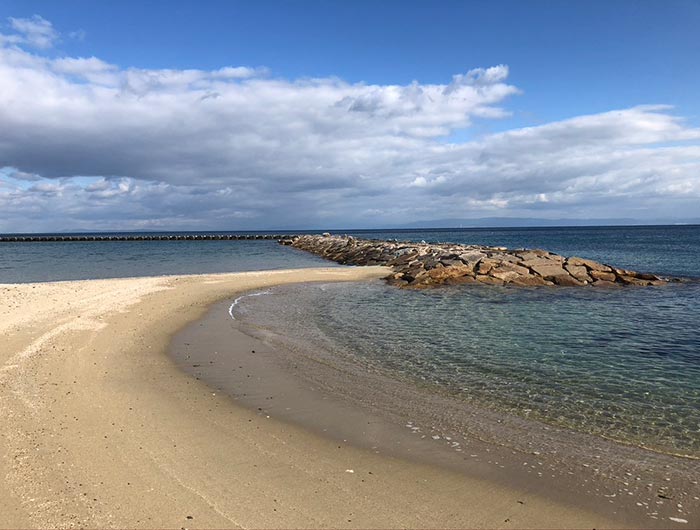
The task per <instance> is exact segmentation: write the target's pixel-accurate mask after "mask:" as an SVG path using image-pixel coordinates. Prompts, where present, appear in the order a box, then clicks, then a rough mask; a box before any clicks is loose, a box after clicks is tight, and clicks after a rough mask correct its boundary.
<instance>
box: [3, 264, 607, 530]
mask: <svg viewBox="0 0 700 530" xmlns="http://www.w3.org/2000/svg"><path fill="white" fill-rule="evenodd" d="M383 275H386V270H385V269H382V268H379V267H377V268H369V267H363V268H361V269H345V268H335V267H334V268H330V269H306V270H297V271H264V272H253V273H237V274H215V275H197V276H169V277H149V278H131V279H115V280H84V281H66V282H57V283H48V282H47V283H41V284H5V285H0V294H2V297H3V304H2V305H0V330H1V331H2V333H3V335H4V336H5V337H8V339H7V340H5V341H4V343H3V345H2V346H1V347H0V363H2V364H1V366H0V413H2V416H3V418H4V419H5V421H4V422H3V424H2V426H0V434H1V436H0V509H1V510H2V513H3V516H2V520H0V526H3V527H31V528H36V527H58V526H61V527H74V526H88V527H108V526H109V527H115V526H116V527H138V528H147V527H155V526H158V527H167V528H181V527H185V526H186V527H189V528H195V527H200V528H202V527H220V528H222V527H329V526H330V527H374V528H378V527H398V526H406V527H436V526H437V527H495V526H504V525H507V524H510V525H511V526H518V527H544V526H548V527H553V526H566V527H590V526H597V527H610V526H620V523H619V521H614V520H610V519H609V518H606V517H603V516H600V515H597V514H595V513H591V512H588V511H585V510H580V509H574V508H571V507H567V506H563V505H561V504H559V503H553V502H550V501H548V500H546V499H541V498H539V497H536V496H532V495H530V494H529V493H528V492H522V491H517V490H513V489H510V488H506V487H497V486H494V485H492V484H488V483H486V482H484V481H479V480H475V479H470V478H468V477H465V476H464V475H462V474H458V473H451V472H449V471H446V470H444V469H438V468H436V467H435V466H428V465H424V464H421V463H416V462H406V461H403V460H399V459H396V458H392V457H389V456H382V455H376V454H373V453H371V452H368V451H365V450H362V449H358V448H355V447H353V446H351V445H349V444H336V443H334V442H332V441H330V440H328V439H324V438H322V437H319V436H316V435H314V434H312V433H309V432H308V431H306V430H304V429H302V428H298V427H296V426H293V425H289V424H287V423H285V422H283V421H278V420H276V419H275V418H266V417H261V416H260V415H258V414H256V413H255V412H253V411H251V410H249V409H246V408H244V407H241V406H240V405H237V404H235V403H234V402H232V400H231V399H229V398H228V397H226V396H223V395H220V393H217V392H212V389H211V388H209V387H208V386H207V385H205V384H204V383H202V382H200V381H197V380H196V379H193V378H191V377H189V376H188V375H186V374H185V373H183V372H181V371H180V370H179V369H178V368H177V367H176V366H175V364H174V363H173V362H172V361H171V360H170V359H169V358H168V357H167V355H166V354H165V352H166V349H167V346H168V344H169V342H170V340H171V337H172V335H173V334H174V333H175V332H177V331H178V330H180V329H181V328H183V327H184V326H185V325H187V324H188V323H192V322H195V321H197V320H198V319H199V318H201V317H202V316H203V315H204V314H205V313H206V311H207V310H208V309H209V308H210V307H211V306H212V304H214V303H216V302H220V301H221V300H224V299H228V298H230V297H231V296H233V295H235V294H239V293H243V292H246V291H250V290H253V289H260V288H266V287H269V286H272V285H277V284H281V283H296V282H303V281H357V280H361V279H371V278H380V277H381V276H383ZM416 501H418V502H416Z"/></svg>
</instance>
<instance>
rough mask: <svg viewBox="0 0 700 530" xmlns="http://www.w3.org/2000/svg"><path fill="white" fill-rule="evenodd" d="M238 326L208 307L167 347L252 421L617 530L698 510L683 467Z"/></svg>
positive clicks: (687, 467) (224, 312)
mask: <svg viewBox="0 0 700 530" xmlns="http://www.w3.org/2000/svg"><path fill="white" fill-rule="evenodd" d="M252 294H257V293H252ZM247 320H248V322H247V323H244V322H242V321H240V320H236V321H231V320H230V317H229V312H228V308H227V304H219V305H215V306H213V307H212V308H211V309H210V310H209V311H208V312H207V314H206V315H205V316H204V317H203V318H202V319H200V320H199V321H198V322H197V323H193V324H191V325H190V326H188V327H186V328H185V329H183V330H182V331H181V332H179V333H178V334H177V335H176V336H175V337H174V339H173V342H172V343H171V345H170V355H171V357H173V359H174V360H175V361H176V362H177V363H178V365H179V366H180V368H181V369H183V370H184V371H185V372H187V373H189V374H190V375H192V376H193V377H196V378H197V379H201V380H202V381H205V382H207V383H208V384H209V385H210V386H212V388H215V389H216V391H217V392H224V393H227V394H229V395H230V396H231V397H232V398H233V399H234V400H235V401H236V402H237V403H242V404H244V405H245V406H247V407H248V408H249V409H251V410H253V411H257V414H261V415H268V414H269V415H272V416H273V417H275V418H278V419H279V418H281V419H282V420H284V421H286V422H288V423H290V424H292V425H300V426H302V427H304V428H306V429H307V430H310V431H312V432H314V433H317V434H319V435H321V436H325V437H328V438H331V439H334V440H336V441H344V442H348V443H350V444H352V445H355V446H357V447H361V448H363V449H365V450H371V451H373V452H375V453H378V454H384V455H388V456H390V457H395V458H400V459H404V460H410V461H418V462H421V463H424V464H427V465H432V466H438V467H441V468H443V469H446V470H449V471H451V472H455V471H456V472H458V473H462V474H464V475H466V476H468V477H471V478H477V479H480V480H485V481H487V482H490V483H493V484H496V485H499V486H506V487H518V488H520V489H522V490H526V491H529V492H530V493H533V494H536V495H538V496H541V497H544V498H547V499H550V500H556V501H557V502H561V503H563V504H568V505H571V506H575V507H578V508H582V509H586V510H591V511H595V512H597V513H599V514H604V515H606V516H608V517H610V518H612V519H617V525H618V526H620V525H622V526H625V525H627V526H630V525H631V526H636V527H647V528H651V527H655V526H659V525H660V526H662V527H665V526H668V520H669V517H676V518H680V519H683V518H688V514H689V513H690V514H692V513H693V512H694V508H693V506H696V505H698V502H697V499H693V495H697V494H698V493H700V489H698V487H697V485H693V484H692V480H693V478H694V472H693V469H697V463H696V462H694V461H692V460H687V459H682V458H676V457H674V456H672V455H668V454H664V453H655V452H650V451H648V450H646V449H644V448H640V447H637V446H633V445H625V444H620V443H617V442H615V441H612V440H607V439H603V438H601V437H598V436H595V435H592V434H585V433H581V432H576V431H572V430H569V429H566V428H562V427H557V426H555V425H551V424H546V423H543V422H541V421H538V420H534V419H525V418H521V417H518V416H513V415H510V414H507V413H502V412H496V411H494V410H490V409H486V408H483V407H480V406H479V405H478V404H474V403H467V402H464V401H461V400H459V399H456V398H454V397H453V396H450V395H447V394H441V393H439V392H436V390H437V389H435V388H432V387H430V388H428V387H418V386H416V383H415V382H411V381H408V380H400V379H396V378H395V376H393V374H387V373H383V372H376V371H375V370H370V371H368V370H367V367H366V366H360V365H357V364H356V362H355V361H357V360H356V359H342V358H338V357H337V355H336V354H333V353H330V354H328V353H324V354H318V352H317V349H316V346H314V349H313V350H309V348H308V347H306V345H304V344H299V343H290V342H289V340H286V338H285V337H282V336H277V335H276V334H275V332H274V330H270V329H267V328H259V327H257V326H256V325H255V324H254V322H256V321H257V319H256V318H255V316H254V315H253V316H251V317H249V318H248V319H247ZM667 476H670V477H672V480H673V481H672V482H666V481H665V477H667ZM652 484H654V487H653V488H650V487H649V486H651V485H652ZM696 484H697V483H696ZM657 490H658V492H659V493H661V494H663V495H664V497H663V498H659V496H657ZM669 498H674V499H676V501H674V502H672V503H669V501H668V499H669ZM663 499H667V500H665V501H664V500H663ZM676 502H678V503H680V502H682V503H683V506H684V507H685V510H684V513H678V512H679V511H680V510H679V509H678V508H677V507H676ZM690 519H692V517H691V518H690ZM665 521H666V522H665Z"/></svg>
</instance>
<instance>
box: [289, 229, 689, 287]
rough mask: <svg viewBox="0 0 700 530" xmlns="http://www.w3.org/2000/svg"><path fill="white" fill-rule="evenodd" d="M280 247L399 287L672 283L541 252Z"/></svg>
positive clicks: (305, 239) (313, 238)
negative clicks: (383, 271)
mask: <svg viewBox="0 0 700 530" xmlns="http://www.w3.org/2000/svg"><path fill="white" fill-rule="evenodd" d="M280 243H281V244H284V245H290V246H292V247H294V248H298V249H300V250H305V251H307V252H311V253H313V254H316V255H318V256H321V257H323V258H325V259H328V260H331V261H335V262H337V263H341V264H345V265H384V266H387V267H390V268H391V269H392V271H393V272H392V274H390V275H389V276H388V277H387V278H386V280H387V281H388V282H389V283H391V284H393V285H397V286H400V287H413V288H423V287H430V286H435V285H442V284H466V283H481V284H490V285H506V284H510V285H516V286H586V285H591V286H597V287H614V286H623V285H638V286H647V285H664V284H666V283H668V282H669V281H675V280H676V279H669V278H662V277H660V276H656V275H654V274H649V273H643V272H637V271H632V270H627V269H621V268H617V267H614V266H612V265H607V264H603V263H598V262H596V261H592V260H588V259H584V258H579V257H564V256H560V255H558V254H554V253H552V252H548V251H546V250H539V249H532V250H528V249H515V250H513V249H507V248H505V247H488V246H481V245H457V244H449V243H446V244H442V243H413V242H400V241H381V240H368V239H358V238H355V237H352V236H331V235H330V234H328V233H326V234H323V235H321V236H319V235H302V236H293V237H289V238H286V239H284V240H280Z"/></svg>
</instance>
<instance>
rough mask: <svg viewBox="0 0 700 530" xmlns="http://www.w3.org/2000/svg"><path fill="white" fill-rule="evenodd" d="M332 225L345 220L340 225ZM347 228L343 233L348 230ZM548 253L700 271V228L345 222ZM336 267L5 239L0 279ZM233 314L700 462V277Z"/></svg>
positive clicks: (268, 304)
mask: <svg viewBox="0 0 700 530" xmlns="http://www.w3.org/2000/svg"><path fill="white" fill-rule="evenodd" d="M336 232H337V231H336ZM337 233H340V232H337ZM343 233H348V234H352V235H355V236H358V237H365V238H377V239H399V240H413V241H421V240H425V241H428V242H453V243H465V244H484V245H492V246H506V247H509V248H543V249H547V250H550V251H553V252H556V253H559V254H563V255H566V256H573V255H576V256H581V257H586V258H591V259H595V260H597V261H601V262H604V263H608V264H612V265H616V266H618V267H624V268H630V269H634V270H638V271H644V272H652V273H656V274H660V275H665V276H683V277H688V278H700V226H641V227H590V228H588V227H575V228H520V229H516V228H499V229H481V228H479V229H459V230H400V231H346V232H343ZM321 265H322V266H328V265H331V264H329V263H328V262H325V261H322V260H320V259H319V258H316V257H314V256H311V255H308V254H305V253H302V252H300V251H297V250H294V249H290V248H288V247H283V246H280V245H278V244H277V243H275V242H272V241H154V242H109V243H107V242H84V243H77V242H60V243H2V244H0V283H8V282H34V281H50V280H68V279H84V278H105V277H128V276H143V275H162V274H182V273H207V272H230V271H246V270H256V269H276V268H290V267H295V268H296V267H315V266H321ZM235 311H236V313H235V314H236V318H239V319H241V320H242V321H244V322H245V321H246V319H248V320H250V321H252V320H254V321H255V323H256V325H258V326H262V327H266V328H268V329H270V330H272V331H275V332H276V333H278V334H279V335H280V336H289V337H292V338H294V339H297V340H301V341H304V342H306V343H308V344H310V345H314V346H315V347H318V348H325V349H327V350H331V351H332V352H336V353H337V355H343V356H345V357H354V358H356V359H357V361H358V362H361V363H368V364H370V365H373V366H376V367H377V369H381V370H383V371H384V372H386V373H388V374H394V375H395V376H396V377H397V378H401V379H405V380H414V381H416V382H417V383H420V384H421V385H424V386H425V385H428V386H433V387H434V388H435V389H436V391H440V392H442V393H449V394H451V395H453V396H454V397H456V398H457V399H463V400H465V401H467V402H474V403H478V404H480V405H483V406H486V407H489V408H492V409H495V410H499V411H504V412H507V413H509V414H515V415H518V416H522V417H528V418H535V419H537V420H539V421H543V422H545V423H547V422H548V423H551V424H554V425H558V426H564V427H567V428H571V429H574V430H580V431H584V432H587V433H592V434H596V435H600V436H604V437H606V438H610V439H615V440H619V441H623V442H626V443H632V444H635V445H639V446H644V447H648V448H652V449H655V450H657V451H661V452H665V453H671V454H678V455H688V456H691V457H700V284H698V283H695V282H689V283H681V284H673V285H668V286H664V287H650V288H621V289H614V290H598V289H593V288H556V289H546V288H536V289H518V288H512V287H489V286H480V285H476V286H473V285H468V286H461V287H445V288H440V289H435V290H429V291H420V292H416V291H410V290H401V289H397V288H392V287H388V286H386V285H384V284H383V283H382V282H371V283H362V284H322V285H319V284H316V285H309V286H284V287H279V288H275V289H272V290H270V291H269V292H267V293H266V295H265V296H256V297H249V298H245V299H244V300H242V302H241V303H240V304H238V305H237V306H236V309H235Z"/></svg>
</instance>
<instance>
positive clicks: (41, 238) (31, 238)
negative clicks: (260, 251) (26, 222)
mask: <svg viewBox="0 0 700 530" xmlns="http://www.w3.org/2000/svg"><path fill="white" fill-rule="evenodd" d="M294 237H296V236H294V235H290V234H114V235H110V234H97V235H91V234H65V235H7V236H2V235H0V243H38V242H55V241H249V240H250V241H258V240H272V241H284V240H288V239H289V240H291V239H293V238H294Z"/></svg>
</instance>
